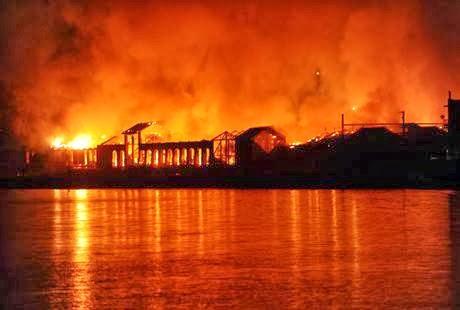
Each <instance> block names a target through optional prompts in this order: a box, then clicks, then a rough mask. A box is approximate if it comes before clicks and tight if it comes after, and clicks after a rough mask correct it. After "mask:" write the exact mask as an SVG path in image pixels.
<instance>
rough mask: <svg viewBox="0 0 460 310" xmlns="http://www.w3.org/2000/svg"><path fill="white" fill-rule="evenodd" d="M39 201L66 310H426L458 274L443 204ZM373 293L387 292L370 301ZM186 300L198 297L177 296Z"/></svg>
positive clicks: (325, 197) (281, 199) (209, 198)
mask: <svg viewBox="0 0 460 310" xmlns="http://www.w3.org/2000/svg"><path fill="white" fill-rule="evenodd" d="M49 195H51V198H52V201H53V203H52V204H51V205H49V206H48V207H49V209H50V211H51V212H52V213H51V214H52V220H51V221H50V222H49V223H50V224H51V229H52V234H53V239H52V242H50V246H51V249H50V252H49V253H51V255H52V260H53V266H54V268H56V271H55V272H53V274H52V279H53V281H54V282H53V283H55V287H53V288H52V290H50V291H49V292H48V293H47V294H55V296H54V297H53V298H50V300H52V302H53V303H54V304H56V305H63V306H67V307H69V306H71V307H80V308H88V307H91V306H94V305H99V304H100V302H101V300H100V298H99V297H100V296H109V295H113V296H118V297H120V298H127V299H126V300H125V301H122V303H123V305H124V306H134V305H135V304H132V300H131V302H128V300H130V299H129V298H131V297H130V296H137V294H140V295H141V296H144V295H142V294H146V295H145V296H144V297H143V298H144V300H146V301H147V303H148V302H159V303H160V304H163V305H167V304H175V302H176V300H177V299H176V298H179V297H180V298H182V300H188V302H190V304H188V305H191V304H195V302H201V301H203V300H206V298H207V299H209V300H212V301H215V302H221V303H222V304H226V305H230V304H231V303H232V302H231V301H230V299H226V298H227V297H225V296H228V295H231V296H238V297H239V298H240V299H239V300H240V301H241V302H242V304H240V305H243V304H244V302H248V303H249V304H251V302H253V301H254V299H257V301H258V302H265V301H269V300H273V299H276V300H277V303H274V304H272V305H273V306H274V307H277V306H293V307H304V306H307V303H306V301H308V300H310V298H312V297H311V296H319V297H318V298H321V299H322V300H323V302H324V303H323V304H322V305H323V306H324V305H328V306H332V307H335V306H337V307H340V306H346V307H354V306H356V307H358V308H359V307H361V306H365V305H366V304H368V303H369V302H371V303H380V302H381V301H382V300H383V301H384V300H393V301H394V302H397V301H398V300H403V299H404V300H410V301H411V302H412V304H411V305H417V304H416V303H417V302H419V301H420V300H424V301H426V302H427V303H432V304H436V302H438V301H440V300H442V296H448V295H449V286H448V284H449V283H450V282H449V281H450V278H449V277H450V276H452V277H453V276H454V275H451V269H452V268H454V267H455V266H456V265H455V264H454V261H452V264H454V265H452V264H451V261H450V259H449V258H450V257H451V256H452V253H451V252H450V250H449V238H451V236H450V235H449V231H448V230H446V227H448V226H446V223H448V221H449V217H448V216H449V214H448V212H447V209H446V205H447V203H446V201H445V200H446V198H445V194H444V193H434V194H430V193H429V192H423V193H420V192H411V193H410V194H407V197H406V194H405V193H404V192H396V193H390V194H388V193H386V192H380V191H375V192H366V191H362V192H360V191H346V190H332V191H327V190H307V191H302V190H274V191H240V190H209V189H206V190H205V189H198V190H162V189H157V190H103V191H101V190H98V191H91V190H76V191H74V190H71V191H60V190H56V191H52V192H49ZM394 195H399V197H402V198H403V200H401V199H400V200H394V199H393V196H394ZM430 195H431V196H430ZM374 197H377V198H379V199H380V200H379V199H377V198H374ZM423 199H425V200H423ZM443 199H444V200H443ZM431 204H437V205H436V206H437V207H436V208H433V207H432V206H431ZM44 212H46V210H45V209H44ZM34 227H37V226H31V229H33V228H34ZM364 232H365V233H364ZM454 237H455V236H454ZM452 238H453V237H452ZM29 244H30V242H29ZM42 246H46V245H42ZM96 253H97V255H94V254H96ZM42 259H46V258H45V257H43V258H42ZM369 275H372V276H369ZM421 283H424V284H423V285H422V284H421ZM390 284H391V285H390ZM136 285H137V287H136ZM381 285H386V286H385V290H382V291H379V290H378V287H380V286H381ZM427 285H428V286H429V290H428V286H427ZM452 285H454V286H455V285H456V284H452ZM455 287H456V286H455ZM187 290H192V291H195V290H196V291H199V292H200V294H202V296H205V297H203V298H204V299H201V300H200V301H198V300H196V299H193V297H192V296H191V295H186V296H185V297H184V295H180V294H181V292H184V291H187ZM252 291H254V292H256V294H257V295H256V297H254V295H253V294H252ZM50 292H51V293H50ZM369 292H373V294H377V295H378V296H379V297H378V299H377V298H376V297H374V296H373V295H369ZM130 294H131V295H130ZM443 294H445V295H443ZM193 296H195V295H193ZM393 296H396V297H393ZM180 298H179V300H180ZM232 300H233V299H232ZM451 300H454V299H453V298H452V299H451ZM108 305H109V306H110V305H111V304H110V302H109V304H108ZM142 305H146V304H142V303H141V304H139V306H142ZM175 305H178V304H175ZM380 305H382V304H380ZM442 305H446V303H444V304H442ZM102 306H103V305H102ZM112 306H114V305H112Z"/></svg>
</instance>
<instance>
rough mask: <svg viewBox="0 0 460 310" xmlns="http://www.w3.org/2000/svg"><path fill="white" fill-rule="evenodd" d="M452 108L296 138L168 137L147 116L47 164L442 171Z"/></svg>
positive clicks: (250, 134)
mask: <svg viewBox="0 0 460 310" xmlns="http://www.w3.org/2000/svg"><path fill="white" fill-rule="evenodd" d="M447 107H448V119H447V122H445V123H444V122H442V123H431V124H427V123H406V122H405V119H404V113H403V118H402V122H401V123H386V124H346V123H345V122H344V117H342V130H341V131H337V132H333V133H330V134H328V135H325V136H322V137H316V138H313V139H310V140H309V141H307V142H305V143H300V144H296V145H288V144H287V142H286V137H285V136H284V135H283V134H282V133H281V132H279V131H277V130H276V129H274V128H273V127H270V126H265V127H253V128H249V129H247V130H245V131H241V132H236V131H233V132H229V131H225V132H223V133H221V134H219V135H217V136H216V137H214V138H212V139H209V140H207V139H204V140H195V141H168V140H167V139H164V138H163V137H162V135H161V134H159V133H157V132H155V130H156V128H158V127H157V126H155V125H156V124H155V123H154V122H143V123H138V124H135V125H133V126H132V127H130V128H128V129H126V130H124V131H123V132H121V133H120V135H117V136H114V137H112V138H110V139H108V140H106V141H105V142H103V143H101V144H99V145H97V146H96V147H94V148H80V149H73V148H68V147H63V148H55V149H53V150H52V151H51V152H50V155H49V158H48V165H47V168H48V172H58V171H68V170H96V171H109V170H110V171H112V172H115V173H116V171H119V170H132V169H138V170H145V171H147V172H149V175H150V174H151V173H152V174H156V172H158V173H159V174H162V175H164V174H166V175H175V174H182V173H183V175H189V172H190V173H191V174H193V173H194V172H199V171H202V172H203V173H207V172H211V171H212V173H215V174H216V175H220V176H222V175H226V173H233V172H231V171H234V172H235V173H237V174H238V175H261V174H262V175H280V176H282V175H284V176H286V175H311V176H321V177H324V176H326V177H334V176H337V175H340V176H350V177H354V176H356V175H360V176H362V175H369V176H384V175H388V176H395V175H397V176H398V177H399V176H402V175H404V174H405V175H408V174H418V173H419V171H423V170H426V169H428V168H427V167H435V168H433V170H436V171H437V172H436V173H439V174H442V173H443V172H442V171H446V170H445V169H444V170H442V169H438V168H437V167H438V166H440V165H446V166H449V167H450V166H452V167H454V166H455V165H452V163H453V162H454V161H456V159H459V154H460V134H459V133H460V125H459V124H460V100H454V99H452V98H451V97H450V95H449V99H448V104H447ZM347 126H348V127H347ZM356 126H357V127H356ZM350 127H351V128H350ZM449 161H450V163H449ZM222 169H223V170H222ZM150 171H151V173H150ZM200 173H201V172H200Z"/></svg>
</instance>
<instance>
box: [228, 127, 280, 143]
mask: <svg viewBox="0 0 460 310" xmlns="http://www.w3.org/2000/svg"><path fill="white" fill-rule="evenodd" d="M262 131H268V132H269V133H271V134H272V135H275V136H278V137H280V138H282V139H283V140H284V139H286V137H285V136H284V135H283V134H282V133H280V132H278V131H276V130H275V129H274V128H273V127H271V126H263V127H252V128H249V129H248V130H246V131H244V132H243V133H241V134H239V135H238V136H237V137H236V138H237V139H238V140H250V139H252V138H254V137H255V136H257V135H258V134H259V133H261V132H262Z"/></svg>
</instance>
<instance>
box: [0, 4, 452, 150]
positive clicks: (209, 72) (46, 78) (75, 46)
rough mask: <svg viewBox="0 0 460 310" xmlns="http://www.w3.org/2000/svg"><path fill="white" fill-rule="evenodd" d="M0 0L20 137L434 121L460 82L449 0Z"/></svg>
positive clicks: (11, 112)
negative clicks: (143, 128)
mask: <svg viewBox="0 0 460 310" xmlns="http://www.w3.org/2000/svg"><path fill="white" fill-rule="evenodd" d="M305 2H306V1H303V2H296V1H293V2H290V1H273V2H269V1H249V2H240V1H236V2H234V3H233V4H231V3H230V2H228V1H221V2H219V1H196V2H190V1H183V2H181V1H164V2H161V1H89V0H88V1H85V0H81V1H77V0H73V1H72V0H67V1H45V0H36V1H32V0H31V1H20V0H16V1H6V0H4V1H1V2H0V3H1V4H0V9H1V10H0V12H1V13H0V20H1V21H0V24H1V29H0V40H1V41H0V42H1V45H0V69H1V72H2V75H1V77H0V80H1V81H0V82H1V84H0V86H1V87H0V92H1V94H0V103H1V105H2V106H1V109H2V117H1V118H0V120H1V121H2V123H1V124H0V125H1V126H2V127H5V128H7V129H11V130H13V131H14V132H15V133H16V134H17V135H18V136H20V137H22V139H24V142H25V143H27V144H29V145H31V146H40V145H42V144H47V143H48V141H49V138H50V137H52V136H55V135H59V134H61V135H67V136H72V135H75V134H78V133H82V132H85V133H91V134H93V135H95V136H100V135H103V134H104V135H112V134H116V133H119V132H120V131H121V130H123V129H125V128H127V127H129V126H131V125H132V124H133V123H136V122H140V121H148V120H154V121H160V122H161V124H162V125H163V126H164V127H165V128H167V130H168V131H169V132H170V133H171V136H172V138H173V139H177V140H185V139H201V138H212V137H213V136H214V135H217V134H218V133H220V132H221V131H223V130H233V129H235V130H242V129H245V128H247V127H250V126H258V125H274V126H276V127H278V128H279V129H281V130H282V131H283V132H285V133H286V135H287V137H288V139H289V140H290V141H293V140H300V141H305V140H306V139H307V138H309V137H311V136H312V135H316V134H321V133H323V132H324V131H332V130H334V129H339V127H340V114H341V113H345V115H346V119H347V121H360V122H364V121H376V122H379V121H381V122H384V121H385V122H386V121H396V120H398V119H399V117H400V116H399V112H400V111H402V110H405V111H406V115H407V119H408V120H409V121H422V122H439V121H440V118H439V116H440V114H442V113H443V104H444V102H445V98H446V94H447V90H448V89H451V90H453V91H454V93H455V91H457V92H458V93H460V88H459V87H460V75H458V74H457V73H456V72H455V69H456V68H458V67H459V65H460V57H459V54H458V52H457V51H458V50H459V49H460V37H459V36H460V26H459V24H458V22H457V21H458V20H460V19H459V18H460V4H459V3H458V2H455V1H415V0H407V1H401V2H398V1H371V0H369V1H318V2H316V1H311V2H309V3H305Z"/></svg>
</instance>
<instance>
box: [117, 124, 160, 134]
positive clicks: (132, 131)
mask: <svg viewBox="0 0 460 310" xmlns="http://www.w3.org/2000/svg"><path fill="white" fill-rule="evenodd" d="M152 124H153V122H145V123H137V124H136V125H134V126H132V127H130V128H128V129H126V130H125V131H123V132H122V134H124V135H132V134H135V133H138V132H139V131H142V130H144V129H146V128H148V127H150V126H151V125H152Z"/></svg>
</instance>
